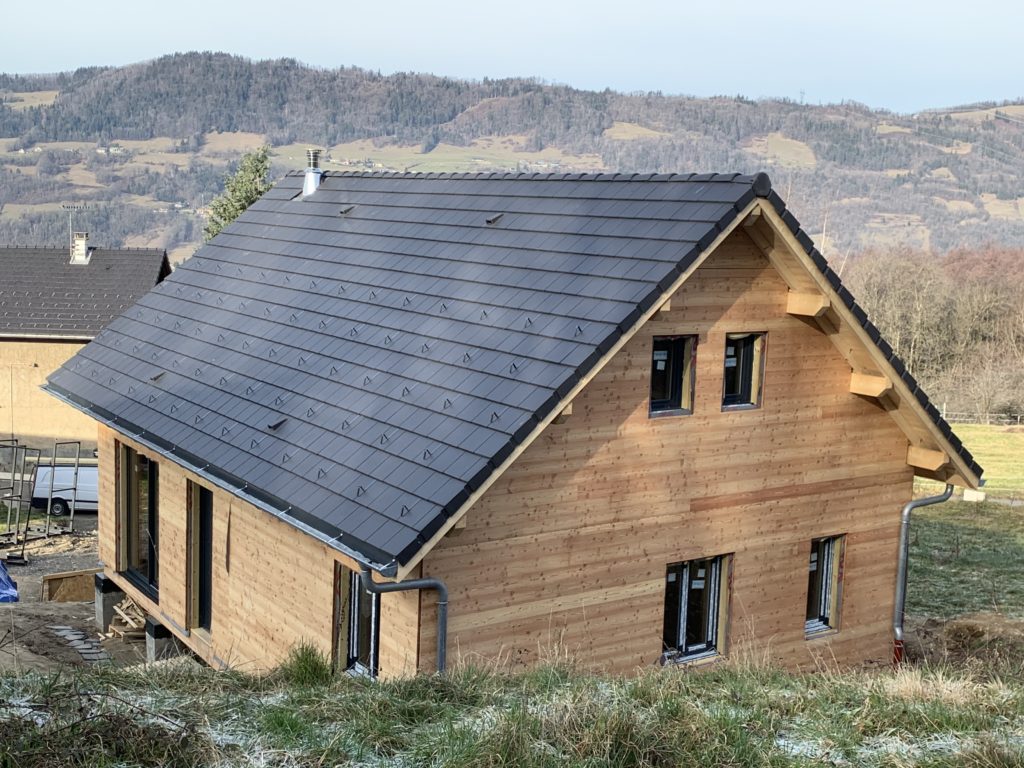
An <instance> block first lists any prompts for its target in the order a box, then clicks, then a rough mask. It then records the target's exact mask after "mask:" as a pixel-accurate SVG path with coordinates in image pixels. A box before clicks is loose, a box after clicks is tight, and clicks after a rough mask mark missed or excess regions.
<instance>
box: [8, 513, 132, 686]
mask: <svg viewBox="0 0 1024 768" xmlns="http://www.w3.org/2000/svg"><path fill="white" fill-rule="evenodd" d="M75 528H76V530H75V532H74V533H65V534H61V535H56V536H51V537H50V538H49V539H40V540H37V541H30V542H28V543H27V544H26V545H25V557H26V559H27V561H28V563H27V564H26V565H10V566H8V571H9V573H10V574H11V578H12V579H14V581H16V582H17V584H18V596H19V598H20V602H17V603H4V604H3V605H0V672H4V671H17V672H21V671H27V670H35V671H39V672H48V671H51V670H54V669H57V668H60V667H66V666H81V665H84V664H86V663H87V662H86V660H85V659H84V658H83V656H82V655H81V654H80V653H79V651H78V650H77V649H76V648H74V647H72V645H71V644H70V643H69V642H68V640H67V638H64V637H61V636H59V635H57V634H56V633H55V632H54V630H53V629H51V628H52V627H69V628H71V629H74V630H79V631H80V632H82V633H84V634H85V635H86V636H87V637H89V638H96V639H97V640H98V641H99V640H100V638H99V634H98V631H97V629H96V619H95V606H94V604H93V603H92V602H91V601H89V602H81V603H44V602H42V601H41V593H42V582H43V576H45V575H47V574H50V573H63V572H67V571H77V570H83V569H86V568H94V567H96V566H97V565H98V564H99V557H98V555H97V552H96V544H97V538H96V516H95V515H79V516H78V517H76V518H75ZM12 551H16V552H18V553H20V552H21V546H20V545H18V547H17V548H14V547H6V548H5V549H2V550H0V555H5V554H7V553H9V552H12ZM99 645H100V647H102V648H103V650H105V651H106V652H107V653H108V654H109V655H110V656H111V658H112V660H113V663H115V664H118V665H128V664H137V663H140V662H142V661H145V655H146V654H145V643H144V642H138V641H135V642H131V643H127V642H123V641H120V640H108V639H103V640H102V641H101V642H99Z"/></svg>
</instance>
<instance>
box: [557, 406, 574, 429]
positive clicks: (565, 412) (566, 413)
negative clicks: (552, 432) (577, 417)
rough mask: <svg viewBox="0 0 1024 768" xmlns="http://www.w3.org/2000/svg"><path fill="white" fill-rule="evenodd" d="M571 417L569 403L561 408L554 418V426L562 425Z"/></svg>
mask: <svg viewBox="0 0 1024 768" xmlns="http://www.w3.org/2000/svg"><path fill="white" fill-rule="evenodd" d="M570 416H572V403H569V404H568V405H567V406H565V408H563V409H562V410H561V411H560V412H559V414H558V415H557V416H555V421H554V423H555V424H563V423H564V422H565V420H566V419H567V418H569V417H570Z"/></svg>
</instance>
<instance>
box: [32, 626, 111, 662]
mask: <svg viewBox="0 0 1024 768" xmlns="http://www.w3.org/2000/svg"><path fill="white" fill-rule="evenodd" d="M47 629H49V630H50V631H51V632H53V634H55V635H56V636H57V637H59V638H61V639H63V640H64V642H66V643H67V644H68V645H69V646H71V647H72V648H74V649H75V650H76V651H78V655H79V656H81V657H82V659H83V660H84V661H85V662H86V663H88V664H98V663H100V662H103V661H110V654H109V653H107V652H106V651H105V650H103V648H102V647H101V646H100V644H99V641H97V640H94V639H93V638H91V637H89V636H88V635H87V634H86V633H85V632H83V631H82V630H80V629H75V628H73V627H64V626H54V627H47Z"/></svg>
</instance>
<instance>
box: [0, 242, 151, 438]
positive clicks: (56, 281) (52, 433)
mask: <svg viewBox="0 0 1024 768" xmlns="http://www.w3.org/2000/svg"><path fill="white" fill-rule="evenodd" d="M86 238H87V236H86V235H85V234H81V233H80V234H78V235H76V236H75V238H74V240H73V245H72V247H71V248H68V247H67V246H65V247H63V248H31V247H21V246H16V247H0V270H2V276H0V424H2V425H3V431H4V432H5V433H6V434H7V436H9V437H14V438H17V439H19V440H20V441H21V442H22V443H23V444H25V445H29V446H32V447H35V448H43V449H46V448H52V446H53V441H54V440H80V441H81V442H82V445H83V447H84V448H86V449H89V450H91V449H93V448H95V447H96V422H95V421H94V420H93V419H91V418H89V416H87V415H83V414H81V413H79V412H78V411H77V410H75V409H73V408H68V407H67V406H65V405H63V404H61V403H60V402H58V401H56V400H54V399H53V398H52V397H48V396H47V395H46V394H45V393H43V392H42V391H41V390H40V387H41V386H42V385H43V384H44V383H45V382H46V377H47V376H49V375H50V374H51V373H53V372H54V371H55V370H57V368H59V367H60V366H61V365H63V364H64V363H65V362H66V361H67V360H68V359H69V358H70V357H71V356H72V355H74V354H75V353H76V352H78V351H79V350H80V349H82V347H84V346H85V345H86V344H87V343H88V342H89V341H91V340H92V338H93V337H94V336H95V335H96V333H97V332H98V331H99V330H100V329H101V328H102V327H103V326H104V325H106V324H107V323H109V322H110V321H111V320H112V319H113V318H115V317H117V316H118V315H120V314H121V313H122V312H123V311H124V310H126V309H127V308H128V307H130V306H131V305H132V304H134V303H135V302H136V301H137V300H138V299H139V298H140V297H141V296H142V295H143V294H145V293H146V291H148V290H149V289H150V288H152V287H153V286H154V285H156V284H157V283H158V282H160V281H161V280H162V279H163V278H164V277H166V276H167V275H168V274H170V271H171V269H170V265H169V264H168V262H167V254H166V253H165V252H164V251H163V250H155V249H142V248H90V247H89V246H88V243H87V239H86Z"/></svg>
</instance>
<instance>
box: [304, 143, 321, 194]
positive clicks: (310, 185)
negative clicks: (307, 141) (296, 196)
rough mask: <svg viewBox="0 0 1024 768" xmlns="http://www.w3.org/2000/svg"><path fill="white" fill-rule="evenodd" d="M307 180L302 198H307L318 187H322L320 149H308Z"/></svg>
mask: <svg viewBox="0 0 1024 768" xmlns="http://www.w3.org/2000/svg"><path fill="white" fill-rule="evenodd" d="M306 161H307V163H306V179H305V181H303V182H302V197H303V198H307V197H309V196H310V195H312V194H313V193H314V192H316V190H317V187H319V186H320V176H321V175H322V173H323V172H322V171H321V170H320V150H319V149H307V150H306Z"/></svg>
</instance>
